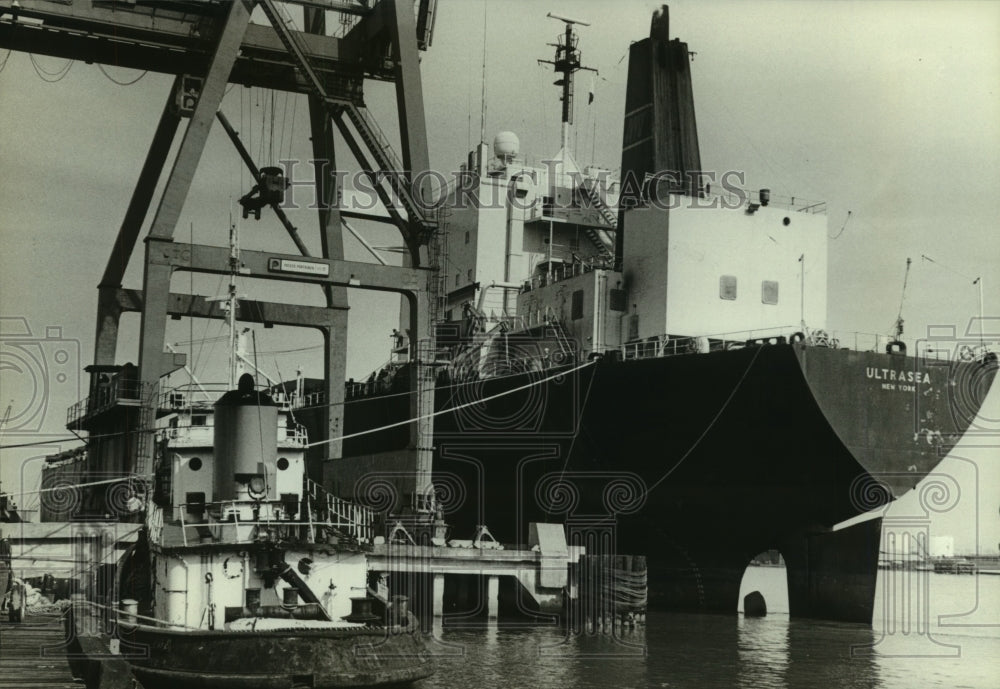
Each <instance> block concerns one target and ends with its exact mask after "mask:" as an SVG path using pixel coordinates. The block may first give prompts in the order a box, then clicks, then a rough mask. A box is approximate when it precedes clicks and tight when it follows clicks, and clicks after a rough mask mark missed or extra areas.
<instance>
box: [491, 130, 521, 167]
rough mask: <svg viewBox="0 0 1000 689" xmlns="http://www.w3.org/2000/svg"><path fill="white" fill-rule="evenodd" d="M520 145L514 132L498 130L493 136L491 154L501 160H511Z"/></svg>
mask: <svg viewBox="0 0 1000 689" xmlns="http://www.w3.org/2000/svg"><path fill="white" fill-rule="evenodd" d="M520 145H521V142H520V141H518V138H517V134H515V133H514V132H500V133H499V134H497V135H496V136H495V137H493V155H495V156H496V157H497V158H500V159H501V160H506V161H510V160H513V159H514V158H515V157H516V156H517V152H518V148H519V147H520Z"/></svg>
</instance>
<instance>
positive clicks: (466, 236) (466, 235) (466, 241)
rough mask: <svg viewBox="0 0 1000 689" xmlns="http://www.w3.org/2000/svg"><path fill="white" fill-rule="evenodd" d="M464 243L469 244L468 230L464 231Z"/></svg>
mask: <svg viewBox="0 0 1000 689" xmlns="http://www.w3.org/2000/svg"><path fill="white" fill-rule="evenodd" d="M465 243H466V244H468V243H469V231H468V230H466V231H465Z"/></svg>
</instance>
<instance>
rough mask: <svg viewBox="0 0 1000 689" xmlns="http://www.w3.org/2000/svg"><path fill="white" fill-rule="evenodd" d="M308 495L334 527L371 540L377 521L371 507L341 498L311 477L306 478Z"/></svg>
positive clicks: (359, 538) (364, 541)
mask: <svg viewBox="0 0 1000 689" xmlns="http://www.w3.org/2000/svg"><path fill="white" fill-rule="evenodd" d="M306 495H308V496H309V500H310V503H311V504H312V506H313V508H314V509H317V510H319V511H320V514H321V515H322V516H325V517H326V519H327V520H328V521H330V522H332V523H333V525H334V528H337V529H341V530H343V531H345V532H346V533H347V534H348V535H350V536H352V537H353V538H356V539H358V541H360V542H362V543H370V542H371V540H372V537H373V535H374V533H373V528H374V526H373V525H374V523H375V513H374V512H373V511H372V510H371V508H369V507H365V506H364V505H359V504H358V503H356V502H351V501H350V500H345V499H344V498H339V497H337V496H336V495H333V494H331V493H330V492H328V491H327V490H326V489H325V488H323V486H321V485H320V484H319V483H317V482H316V481H313V480H312V479H310V478H306Z"/></svg>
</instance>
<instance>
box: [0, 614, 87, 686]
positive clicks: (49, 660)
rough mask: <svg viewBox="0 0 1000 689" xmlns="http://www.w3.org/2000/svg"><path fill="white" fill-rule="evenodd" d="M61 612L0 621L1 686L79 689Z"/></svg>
mask: <svg viewBox="0 0 1000 689" xmlns="http://www.w3.org/2000/svg"><path fill="white" fill-rule="evenodd" d="M68 654H69V646H68V643H67V639H66V631H65V625H64V620H63V617H62V616H61V615H58V614H52V615H34V616H29V617H27V618H25V620H24V622H21V623H19V624H12V623H10V622H8V621H7V620H6V619H4V620H3V622H0V689H70V688H72V689H79V688H80V687H82V686H84V682H83V679H82V678H78V677H75V676H74V674H73V671H72V669H71V668H70V664H69V658H68Z"/></svg>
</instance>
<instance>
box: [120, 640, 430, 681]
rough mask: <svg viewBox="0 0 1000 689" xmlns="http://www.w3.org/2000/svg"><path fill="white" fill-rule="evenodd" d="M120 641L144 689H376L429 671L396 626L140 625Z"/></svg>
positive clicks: (423, 655) (422, 653) (419, 650)
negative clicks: (258, 628) (252, 628)
mask: <svg viewBox="0 0 1000 689" xmlns="http://www.w3.org/2000/svg"><path fill="white" fill-rule="evenodd" d="M121 637H122V648H123V653H125V654H127V655H128V657H129V660H130V664H131V666H132V671H133V673H134V674H135V676H136V677H137V678H138V679H139V680H140V681H141V682H142V683H143V686H145V687H150V688H151V689H152V688H155V687H178V686H183V687H193V688H198V687H203V688H204V689H226V688H228V687H233V688H239V689H242V688H244V687H254V688H255V689H270V688H271V687H274V688H275V689H279V688H281V689H284V688H285V687H289V686H309V687H316V688H317V689H321V688H322V689H326V688H332V687H376V686H386V685H399V684H405V683H409V682H413V681H416V680H418V679H423V678H425V677H428V676H430V675H431V674H432V672H433V671H432V668H431V661H430V656H429V654H428V652H427V650H426V648H425V647H424V644H423V640H422V639H421V638H420V632H419V631H407V630H401V629H400V628H385V629H381V628H380V629H364V630H360V631H359V630H357V629H351V630H340V631H336V630H334V631H317V630H301V629H298V630H297V629H287V630H274V631H268V632H246V631H244V632H227V631H171V630H164V629H155V628H149V627H139V628H134V629H132V630H131V631H123V632H122V633H121ZM132 651H134V652H135V653H134V656H135V657H132Z"/></svg>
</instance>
